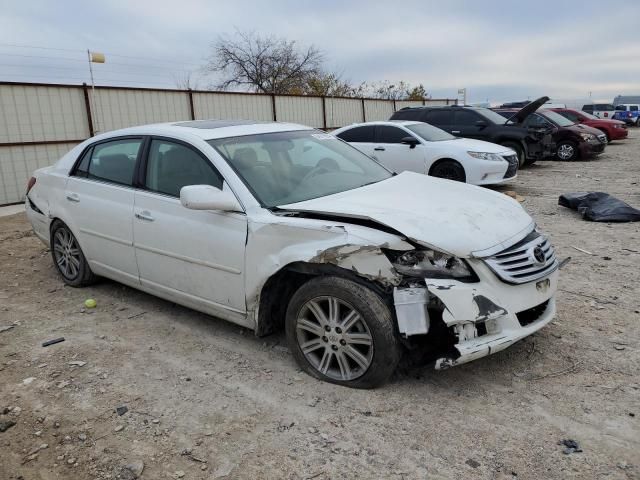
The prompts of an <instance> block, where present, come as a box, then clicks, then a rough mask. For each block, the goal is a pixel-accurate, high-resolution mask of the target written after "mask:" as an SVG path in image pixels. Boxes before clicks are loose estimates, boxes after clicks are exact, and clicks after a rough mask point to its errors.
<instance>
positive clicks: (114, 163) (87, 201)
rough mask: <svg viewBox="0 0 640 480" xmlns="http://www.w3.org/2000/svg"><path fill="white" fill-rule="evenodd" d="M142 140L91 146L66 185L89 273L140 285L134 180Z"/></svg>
mask: <svg viewBox="0 0 640 480" xmlns="http://www.w3.org/2000/svg"><path fill="white" fill-rule="evenodd" d="M142 143H143V137H119V138H115V139H110V140H106V141H102V142H99V143H96V144H94V145H92V146H91V147H90V148H89V149H88V150H86V151H85V153H84V154H83V157H82V159H81V160H80V162H79V164H78V165H77V166H76V168H75V169H74V170H73V171H72V174H71V176H70V177H69V180H68V181H67V185H66V191H65V203H66V207H67V211H68V212H69V214H70V216H71V218H72V219H73V222H74V224H75V229H76V232H75V233H76V236H77V237H78V241H79V242H80V246H81V248H82V251H83V252H84V254H85V256H86V258H87V260H88V262H89V265H91V269H92V270H93V271H94V272H95V273H96V274H99V275H104V276H107V277H110V278H116V279H118V280H120V281H122V282H123V283H129V284H132V283H133V284H137V283H138V268H137V265H136V259H135V254H134V251H133V221H132V219H133V197H134V189H133V186H132V185H133V177H134V171H135V168H136V162H137V161H138V157H139V156H140V154H141V151H142V148H141V147H142Z"/></svg>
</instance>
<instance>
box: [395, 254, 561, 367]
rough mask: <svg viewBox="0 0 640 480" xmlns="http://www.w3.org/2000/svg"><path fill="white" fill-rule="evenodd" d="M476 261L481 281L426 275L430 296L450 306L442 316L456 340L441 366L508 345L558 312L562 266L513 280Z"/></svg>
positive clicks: (469, 358) (439, 360)
mask: <svg viewBox="0 0 640 480" xmlns="http://www.w3.org/2000/svg"><path fill="white" fill-rule="evenodd" d="M470 263H472V267H473V269H474V271H475V272H476V273H477V274H478V276H479V278H480V279H481V281H480V282H477V283H463V282H459V281H456V280H448V279H425V283H426V288H427V291H428V295H429V296H430V297H436V298H437V299H438V300H439V301H440V302H441V303H442V305H443V306H444V309H443V311H442V321H443V322H444V324H445V326H446V327H447V328H448V329H449V330H450V331H451V332H452V334H453V335H452V337H453V338H455V339H456V343H455V344H454V345H453V348H452V349H449V351H450V352H451V354H447V355H444V356H442V357H440V358H437V359H436V363H435V367H436V369H444V368H449V367H452V366H455V365H459V364H462V363H466V362H470V361H472V360H476V359H478V358H481V357H485V356H487V355H491V354H492V353H496V352H499V351H501V350H504V349H505V348H507V347H508V346H510V345H512V344H513V343H515V342H517V341H518V340H521V339H523V338H524V337H527V336H529V335H531V334H532V333H534V332H536V331H537V330H539V329H541V328H542V327H544V326H545V325H546V324H548V323H549V322H550V321H551V320H552V319H553V317H554V316H555V312H556V306H555V294H556V290H557V286H558V271H557V270H555V271H553V272H552V273H550V274H548V275H546V276H545V277H542V278H540V279H538V280H535V281H531V282H528V283H524V284H520V285H511V284H507V283H505V282H503V281H501V280H499V279H498V278H497V277H496V275H495V274H494V273H493V272H492V271H491V270H490V269H489V268H488V267H487V266H486V265H485V264H484V262H482V261H480V260H475V261H472V262H470ZM400 330H401V331H402V326H401V327H400Z"/></svg>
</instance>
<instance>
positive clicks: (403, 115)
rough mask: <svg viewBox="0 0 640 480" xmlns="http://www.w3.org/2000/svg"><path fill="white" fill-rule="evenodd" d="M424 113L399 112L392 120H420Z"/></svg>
mask: <svg viewBox="0 0 640 480" xmlns="http://www.w3.org/2000/svg"><path fill="white" fill-rule="evenodd" d="M422 113H423V112H422V111H420V110H398V111H397V112H396V113H394V114H393V115H392V116H391V119H392V120H418V119H420V115H421V114H422Z"/></svg>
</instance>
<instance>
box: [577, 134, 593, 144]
mask: <svg viewBox="0 0 640 480" xmlns="http://www.w3.org/2000/svg"><path fill="white" fill-rule="evenodd" d="M580 136H581V137H582V139H583V140H584V141H585V142H592V141H594V140H595V139H596V136H595V135H594V134H593V133H581V134H580Z"/></svg>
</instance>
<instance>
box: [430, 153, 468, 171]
mask: <svg viewBox="0 0 640 480" xmlns="http://www.w3.org/2000/svg"><path fill="white" fill-rule="evenodd" d="M443 162H456V163H457V164H458V165H460V167H462V169H463V170H464V173H465V175H466V174H467V169H466V168H464V165H463V164H462V162H460V160H456V159H455V158H451V157H442V158H439V159H437V160H436V161H434V162H433V163H432V164H431V166H430V167H429V172H428V173H427V175H431V172H433V169H434V168H436V167H437V166H438V165H440V164H441V163H443Z"/></svg>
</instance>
